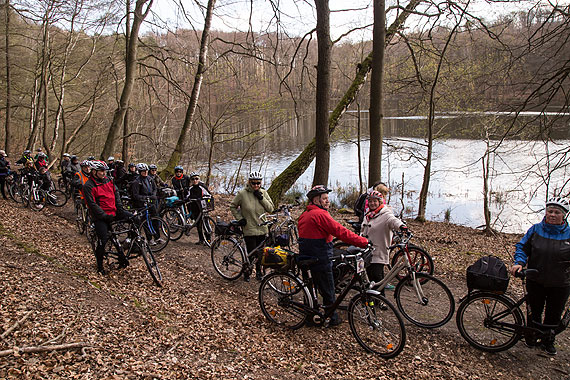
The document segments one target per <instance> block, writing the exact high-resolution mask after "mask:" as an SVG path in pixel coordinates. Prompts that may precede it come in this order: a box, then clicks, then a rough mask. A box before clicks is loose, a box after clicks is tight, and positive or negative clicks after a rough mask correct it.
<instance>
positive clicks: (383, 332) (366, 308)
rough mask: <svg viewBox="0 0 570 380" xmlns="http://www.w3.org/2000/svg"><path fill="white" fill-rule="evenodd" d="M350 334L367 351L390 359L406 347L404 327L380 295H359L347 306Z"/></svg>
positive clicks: (397, 314) (391, 306) (402, 322)
mask: <svg viewBox="0 0 570 380" xmlns="http://www.w3.org/2000/svg"><path fill="white" fill-rule="evenodd" d="M348 323H349V324H350V331H352V334H353V335H354V338H356V341H357V342H358V344H360V345H361V346H362V347H363V348H364V349H365V350H366V351H368V352H372V353H374V354H376V355H379V356H381V357H383V358H385V359H389V358H393V357H395V356H396V355H398V354H399V353H400V352H402V350H403V349H404V346H405V345H406V328H405V326H404V321H402V317H400V314H399V313H398V312H397V311H396V308H395V307H394V306H393V305H392V304H391V303H390V302H388V300H387V299H386V298H384V297H382V296H381V295H376V294H369V293H361V294H357V295H356V296H354V297H353V298H352V299H351V300H350V303H349V305H348Z"/></svg>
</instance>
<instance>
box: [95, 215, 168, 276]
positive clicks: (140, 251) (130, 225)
mask: <svg viewBox="0 0 570 380" xmlns="http://www.w3.org/2000/svg"><path fill="white" fill-rule="evenodd" d="M137 222H138V221H137V217H136V216H133V217H131V218H128V219H124V220H120V221H115V222H112V223H111V224H110V226H111V231H110V233H109V240H108V241H107V244H106V245H105V256H104V257H105V259H104V264H103V265H104V267H105V269H113V268H115V267H118V264H119V252H122V253H123V254H124V255H125V257H126V258H127V260H129V261H130V260H132V259H134V258H136V257H138V256H142V258H143V260H144V262H145V265H146V267H147V269H148V271H149V273H150V276H151V277H152V280H153V281H154V283H155V284H156V285H157V286H162V274H161V273H160V269H159V268H158V264H157V262H156V259H155V257H154V253H153V252H152V249H151V247H150V245H149V244H148V241H147V240H146V238H145V237H144V234H142V233H141V230H140V228H139V223H137ZM88 234H91V239H92V244H91V246H92V248H93V250H95V247H97V241H98V239H97V235H96V234H94V229H90V230H89V231H88Z"/></svg>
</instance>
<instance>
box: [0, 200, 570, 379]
mask: <svg viewBox="0 0 570 380" xmlns="http://www.w3.org/2000/svg"><path fill="white" fill-rule="evenodd" d="M217 207H218V208H219V209H224V207H225V202H224V200H221V201H219V202H217ZM0 208H1V209H2V213H0V246H1V247H2V248H1V250H0V252H1V260H0V281H1V282H0V327H1V328H0V334H1V333H2V332H3V331H5V330H6V329H8V328H9V327H10V326H12V325H13V324H14V323H15V322H16V321H17V320H18V319H20V318H21V317H23V316H24V315H25V314H26V313H27V312H28V311H32V314H31V316H30V317H29V318H28V319H27V320H26V321H25V322H24V323H23V325H22V326H20V327H19V328H17V329H16V330H15V331H14V332H13V333H11V334H9V335H8V336H7V337H6V338H5V340H4V341H2V340H0V351H1V350H5V349H9V348H13V347H15V346H17V347H23V346H32V345H34V346H35V345H39V344H41V343H44V342H46V341H49V340H53V339H54V338H56V337H58V338H59V339H57V342H58V343H59V342H63V343H70V342H79V341H86V342H89V344H90V347H89V348H87V349H85V350H84V351H83V352H81V351H57V352H55V351H54V352H49V353H38V354H17V355H10V356H5V357H1V358H0V378H14V379H16V378H17V379H48V378H49V379H59V378H62V379H71V378H78V379H151V378H160V379H189V378H191V379H283V378H289V379H357V378H362V379H370V378H378V379H393V378H402V379H458V378H461V379H497V378H502V379H519V378H520V379H523V378H524V379H568V378H570V375H569V373H570V360H569V358H570V340H569V334H568V333H564V334H562V336H560V337H559V338H558V340H557V342H558V351H559V354H558V355H557V356H556V357H554V358H550V357H547V356H546V355H544V354H542V353H541V351H539V350H531V349H528V348H526V347H525V346H524V345H523V344H522V343H519V344H517V345H516V346H515V347H514V348H513V349H511V350H510V351H508V352H503V353H499V354H485V353H482V352H479V351H477V350H475V349H472V348H471V347H470V346H469V345H467V343H466V342H464V341H463V339H462V338H461V336H460V335H459V333H458V332H457V328H456V326H455V318H454V319H452V321H451V322H449V323H448V324H447V325H446V326H444V327H443V328H440V329H436V330H424V329H419V328H415V327H414V326H411V325H410V324H406V327H407V329H408V340H407V344H406V347H405V349H404V351H403V352H402V353H401V354H400V355H399V356H398V357H396V358H395V359H392V360H388V361H386V360H384V359H381V358H378V357H375V356H373V355H371V354H367V353H366V352H364V351H363V350H362V349H361V348H360V346H359V345H358V344H357V343H356V341H355V340H354V338H353V337H352V335H351V333H350V329H349V327H348V324H347V323H343V324H342V325H341V326H339V327H336V328H331V329H323V328H308V327H306V328H302V329H300V330H298V331H284V330H281V329H279V328H276V327H275V326H273V325H271V324H270V323H268V322H267V321H266V320H265V319H264V318H263V316H262V314H261V312H260V310H259V306H258V304H257V286H258V284H257V283H256V282H255V281H252V282H251V283H244V282H243V281H241V280H238V281H236V282H227V281H224V280H222V279H221V278H220V277H219V276H218V275H217V274H216V273H215V272H214V270H213V269H212V265H211V263H210V258H209V250H208V249H207V248H205V247H201V246H196V245H194V244H193V243H194V242H195V241H196V240H197V236H195V234H192V235H191V236H190V237H184V238H182V239H181V241H179V242H171V243H170V245H169V247H168V248H167V249H166V250H165V252H164V253H163V254H161V255H160V256H159V258H158V260H159V264H160V268H161V270H162V272H163V275H164V278H165V284H164V287H163V288H162V289H161V288H157V287H156V286H154V285H153V284H152V281H151V279H150V276H149V275H148V273H147V272H146V268H145V267H144V263H143V261H142V260H135V261H133V262H132V265H131V266H130V267H128V268H126V269H123V270H120V271H114V272H112V273H111V274H109V275H108V276H105V277H101V276H99V275H97V274H96V273H95V265H94V257H93V254H92V252H91V251H90V249H89V245H88V244H87V242H86V240H85V238H84V237H83V236H79V235H78V234H77V233H76V232H75V230H74V226H73V224H72V222H71V220H72V212H71V208H70V206H66V208H64V209H62V210H53V209H50V210H45V211H43V212H41V213H34V212H32V211H29V210H24V209H21V208H17V207H16V206H15V205H14V203H9V202H6V201H0ZM222 218H227V213H223V214H222ZM411 228H412V230H413V231H414V232H415V233H416V234H417V239H415V241H416V242H417V243H418V244H420V245H423V246H425V247H426V248H427V249H428V250H429V251H430V253H432V255H433V256H434V260H435V266H436V274H437V275H438V276H439V277H440V278H442V279H445V281H446V283H447V284H448V285H449V286H450V288H451V289H452V291H453V293H454V295H455V298H456V301H458V299H459V298H460V297H461V296H462V295H464V294H465V292H466V289H465V288H464V286H463V272H464V268H465V267H466V265H467V264H468V263H471V262H473V261H475V258H476V257H477V256H478V255H480V254H482V253H497V251H498V250H497V248H496V247H502V246H508V245H509V244H511V245H512V243H513V242H514V241H516V240H517V237H516V236H509V235H504V236H500V237H493V238H487V237H483V236H482V235H480V234H479V233H478V232H476V231H474V230H471V229H467V228H463V227H457V226H452V225H446V224H442V223H427V224H425V225H421V226H420V225H416V224H413V223H412V224H411ZM501 250H502V248H501ZM502 252H503V253H502V255H506V251H504V250H503V251H502ZM388 295H389V296H391V294H390V293H388Z"/></svg>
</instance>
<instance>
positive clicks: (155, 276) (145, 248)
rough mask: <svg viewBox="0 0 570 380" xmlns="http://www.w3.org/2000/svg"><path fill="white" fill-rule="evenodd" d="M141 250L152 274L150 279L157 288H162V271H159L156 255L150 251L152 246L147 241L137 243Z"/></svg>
mask: <svg viewBox="0 0 570 380" xmlns="http://www.w3.org/2000/svg"><path fill="white" fill-rule="evenodd" d="M137 244H138V246H139V250H140V255H141V256H142V257H143V259H144V263H145V264H146V267H147V269H148V272H149V273H150V277H152V280H153V281H154V283H155V284H156V285H157V286H162V273H160V269H158V264H157V263H156V259H155V258H154V253H152V250H151V249H150V246H149V245H148V243H147V242H146V241H141V242H138V243H137Z"/></svg>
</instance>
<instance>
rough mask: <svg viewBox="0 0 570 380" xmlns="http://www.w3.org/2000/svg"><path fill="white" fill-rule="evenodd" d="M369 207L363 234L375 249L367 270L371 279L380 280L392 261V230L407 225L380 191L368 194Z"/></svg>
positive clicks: (403, 227) (363, 224)
mask: <svg viewBox="0 0 570 380" xmlns="http://www.w3.org/2000/svg"><path fill="white" fill-rule="evenodd" d="M368 207H369V211H368V213H367V214H366V215H365V216H364V220H363V221H362V229H361V231H362V236H364V237H366V238H368V240H370V241H371V242H372V244H374V248H375V249H374V252H373V253H372V262H371V264H370V265H369V266H368V268H367V270H366V271H367V273H368V277H369V278H370V280H371V281H374V282H379V281H382V279H384V265H386V264H389V263H390V261H389V260H390V258H389V252H388V247H389V246H390V243H391V242H392V235H393V233H392V231H393V230H396V229H405V228H407V227H406V224H405V223H404V222H402V221H401V220H400V219H398V218H396V217H395V216H394V213H393V212H392V208H391V207H390V206H388V205H387V204H386V198H385V197H384V196H383V195H382V194H381V193H380V192H378V191H372V192H370V194H368ZM382 291H383V290H382Z"/></svg>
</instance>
